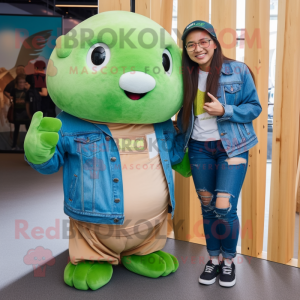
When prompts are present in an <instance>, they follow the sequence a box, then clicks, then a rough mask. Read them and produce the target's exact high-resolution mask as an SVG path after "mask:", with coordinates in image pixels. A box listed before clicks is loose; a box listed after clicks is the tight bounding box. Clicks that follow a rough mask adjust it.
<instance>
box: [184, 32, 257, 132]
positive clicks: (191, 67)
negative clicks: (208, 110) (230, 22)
mask: <svg viewBox="0 0 300 300" xmlns="http://www.w3.org/2000/svg"><path fill="white" fill-rule="evenodd" d="M198 30H201V29H198ZM206 32H207V31H206ZM208 34H209V33H208ZM209 35H210V37H211V39H212V40H213V41H214V42H215V44H216V46H217V48H216V49H215V50H214V55H213V58H212V60H211V64H210V68H209V70H206V71H208V72H209V73H208V76H207V82H206V93H205V102H211V99H210V97H209V96H208V94H207V92H209V93H210V94H212V95H214V96H216V94H217V91H218V84H219V78H220V75H221V68H222V65H223V62H228V61H236V60H235V59H231V58H229V57H226V56H225V55H224V54H223V52H222V48H221V45H220V43H219V41H218V40H217V39H216V38H215V37H214V36H212V35H211V34H209ZM185 44H186V38H185V39H184V41H183V51H182V75H183V88H184V98H183V112H182V125H183V129H184V131H186V130H187V127H188V124H189V118H190V113H191V110H192V105H193V102H194V100H195V97H196V95H197V91H198V77H199V65H198V64H197V63H196V62H194V61H192V60H191V59H190V57H189V56H188V54H187V51H186V48H185ZM247 67H248V66H247ZM248 69H249V71H250V73H251V76H252V78H253V80H254V74H253V72H252V71H251V70H250V68H249V67H248ZM254 83H255V81H254Z"/></svg>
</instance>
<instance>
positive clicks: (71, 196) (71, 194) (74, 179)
mask: <svg viewBox="0 0 300 300" xmlns="http://www.w3.org/2000/svg"><path fill="white" fill-rule="evenodd" d="M77 180H78V176H77V175H76V174H74V175H73V177H72V180H71V185H70V189H69V201H71V202H72V201H73V199H74V195H75V191H76V185H77Z"/></svg>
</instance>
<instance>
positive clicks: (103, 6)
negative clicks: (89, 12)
mask: <svg viewBox="0 0 300 300" xmlns="http://www.w3.org/2000/svg"><path fill="white" fill-rule="evenodd" d="M109 10H125V11H130V0H100V1H98V12H99V13H101V12H104V11H109Z"/></svg>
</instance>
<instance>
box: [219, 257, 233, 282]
mask: <svg viewBox="0 0 300 300" xmlns="http://www.w3.org/2000/svg"><path fill="white" fill-rule="evenodd" d="M220 269H221V274H220V278H219V284H220V286H224V287H232V286H234V285H235V281H236V280H235V264H234V262H232V263H231V266H227V265H225V262H224V261H222V263H221V265H220Z"/></svg>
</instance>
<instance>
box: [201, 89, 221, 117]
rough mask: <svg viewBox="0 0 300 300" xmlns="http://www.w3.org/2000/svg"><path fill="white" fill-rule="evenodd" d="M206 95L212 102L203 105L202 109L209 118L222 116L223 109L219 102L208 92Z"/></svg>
mask: <svg viewBox="0 0 300 300" xmlns="http://www.w3.org/2000/svg"><path fill="white" fill-rule="evenodd" d="M207 95H208V96H209V97H210V98H211V100H212V102H207V103H204V105H203V108H204V109H205V111H206V112H207V113H208V114H209V115H211V116H223V115H224V113H225V109H224V107H223V106H222V104H221V103H220V101H219V100H218V99H217V98H215V97H214V96H213V95H212V94H210V93H209V92H207Z"/></svg>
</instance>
